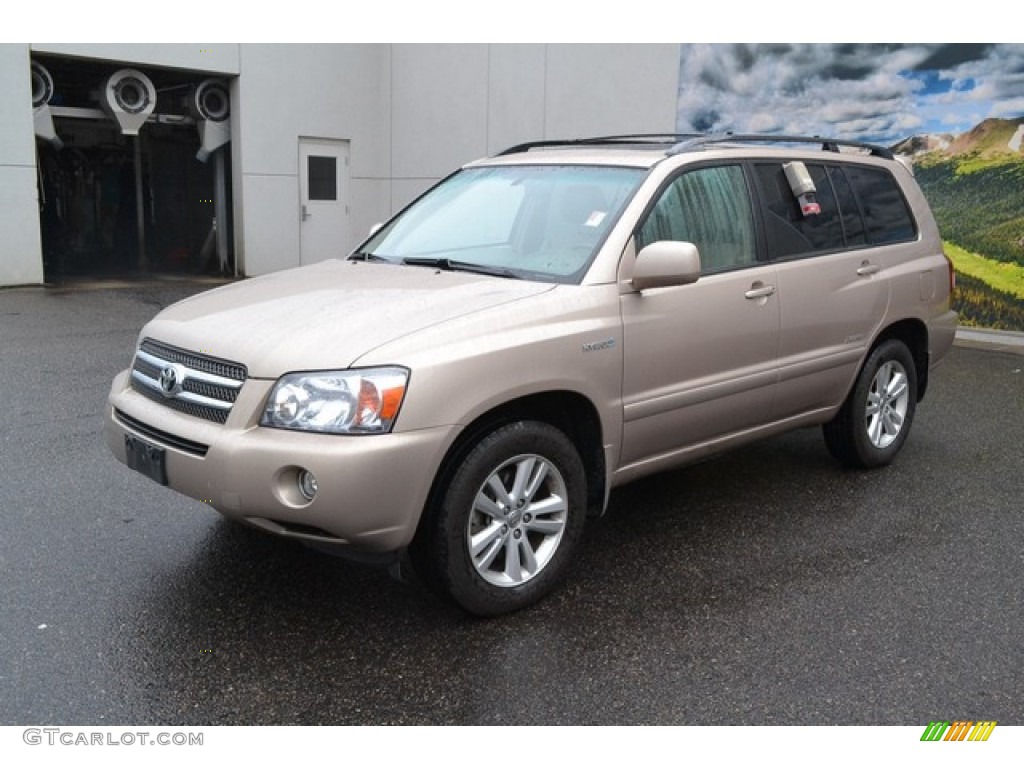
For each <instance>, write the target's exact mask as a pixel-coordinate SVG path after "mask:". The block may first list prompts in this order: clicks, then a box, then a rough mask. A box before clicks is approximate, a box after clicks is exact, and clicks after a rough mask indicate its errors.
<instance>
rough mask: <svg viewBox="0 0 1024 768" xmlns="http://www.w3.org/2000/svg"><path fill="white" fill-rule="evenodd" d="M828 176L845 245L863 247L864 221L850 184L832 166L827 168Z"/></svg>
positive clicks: (865, 240) (865, 237)
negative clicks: (837, 209) (834, 194)
mask: <svg viewBox="0 0 1024 768" xmlns="http://www.w3.org/2000/svg"><path fill="white" fill-rule="evenodd" d="M828 175H829V178H830V179H831V180H832V189H833V191H834V192H835V193H836V202H837V203H838V204H839V213H840V216H841V217H842V220H843V232H844V233H845V234H846V244H847V245H864V244H865V243H867V241H868V238H867V234H866V233H865V232H864V219H862V218H861V215H860V208H859V207H858V206H857V200H856V198H854V196H853V189H851V188H850V182H848V181H847V180H846V176H845V175H844V174H843V171H842V169H840V168H838V167H836V166H834V165H833V166H829V169H828Z"/></svg>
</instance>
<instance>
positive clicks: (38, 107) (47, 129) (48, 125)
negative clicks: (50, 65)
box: [32, 61, 64, 149]
mask: <svg viewBox="0 0 1024 768" xmlns="http://www.w3.org/2000/svg"><path fill="white" fill-rule="evenodd" d="M52 98H53V78H52V77H50V73H49V72H48V71H47V69H46V67H44V66H43V65H42V64H37V63H36V62H34V61H33V62H32V119H33V122H34V123H35V133H36V137H37V138H40V139H44V140H46V141H48V142H50V143H51V144H52V145H53V146H54V147H56V148H57V149H60V148H61V147H63V146H64V142H63V141H61V140H60V137H58V136H57V131H56V129H54V127H53V115H52V114H51V113H50V99H52Z"/></svg>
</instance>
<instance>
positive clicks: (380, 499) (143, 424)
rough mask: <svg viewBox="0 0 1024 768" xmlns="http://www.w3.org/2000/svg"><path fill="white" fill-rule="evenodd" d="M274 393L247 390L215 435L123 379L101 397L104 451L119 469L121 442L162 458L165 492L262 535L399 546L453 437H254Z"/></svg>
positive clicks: (412, 528)
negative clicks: (104, 402)
mask: <svg viewBox="0 0 1024 768" xmlns="http://www.w3.org/2000/svg"><path fill="white" fill-rule="evenodd" d="M273 384H274V382H273V381H269V380H260V379H249V380H247V381H246V383H245V385H244V386H243V387H242V389H241V391H240V392H239V396H238V400H237V401H236V402H235V405H234V408H233V409H232V411H231V414H230V416H229V417H228V420H227V422H226V423H225V424H223V425H220V424H215V423H212V422H208V421H204V420H203V419H200V418H196V417H194V416H189V415H186V414H182V413H178V412H176V411H173V410H171V409H170V408H167V407H165V406H164V405H162V404H160V403H158V402H154V401H152V400H149V399H148V398H146V397H144V396H142V395H140V394H138V393H137V392H135V391H134V390H132V389H131V388H130V387H129V386H128V372H127V371H123V372H122V373H120V374H119V375H118V376H117V377H116V378H115V379H114V382H113V384H112V386H111V390H110V397H109V403H108V407H107V410H106V428H105V432H106V440H107V445H108V446H109V448H110V450H111V452H112V453H113V454H114V456H115V457H116V458H117V459H118V460H120V461H121V462H122V463H127V456H126V449H125V436H126V435H132V436H134V437H136V438H139V439H142V440H143V441H145V442H147V443H150V444H152V445H157V446H159V447H161V448H163V449H164V450H165V466H166V470H167V484H168V486H169V487H170V488H172V489H174V490H176V491H178V492H180V493H183V494H185V495H187V496H191V497H192V498H194V499H197V500H199V501H203V502H205V503H207V504H209V505H210V506H212V507H213V508H214V509H216V510H217V511H218V512H220V513H222V514H224V515H226V516H227V517H231V518H236V519H239V520H241V521H243V522H246V523H249V524H251V525H255V526H257V527H259V528H262V529H263V530H266V531H269V532H271V533H275V534H278V535H282V536H287V537H291V538H296V539H301V540H305V541H309V542H311V543H317V544H324V545H330V546H335V545H337V546H339V547H340V548H344V547H349V548H352V549H354V550H361V551H364V552H368V553H384V552H393V551H397V550H399V549H401V548H403V547H405V546H406V545H408V544H409V542H410V541H411V540H412V537H413V535H414V534H415V532H416V526H417V525H418V524H419V519H420V515H421V512H422V510H423V506H424V504H425V502H426V498H427V495H428V493H429V491H430V485H431V483H432V481H433V478H434V475H435V473H436V470H437V467H438V466H440V463H441V460H442V459H443V457H444V453H445V451H446V450H447V448H448V446H449V445H450V442H451V440H452V439H453V437H454V430H455V428H454V427H436V428H432V429H424V430H418V431H415V432H408V433H392V434H388V435H320V434H310V433H304V432H294V431H289V430H283V429H271V428H266V427H260V426H259V425H258V419H259V414H260V410H261V408H262V405H263V402H264V401H265V399H266V397H267V395H268V393H269V391H270V388H271V387H272V386H273ZM204 448H205V451H204V450H202V449H204ZM301 469H307V470H309V471H311V472H312V473H313V474H314V475H315V476H316V478H317V485H318V490H317V494H316V496H315V498H314V499H313V500H312V501H307V500H306V499H305V497H303V496H302V494H301V493H300V492H299V490H298V485H297V477H298V473H299V471H300V470H301Z"/></svg>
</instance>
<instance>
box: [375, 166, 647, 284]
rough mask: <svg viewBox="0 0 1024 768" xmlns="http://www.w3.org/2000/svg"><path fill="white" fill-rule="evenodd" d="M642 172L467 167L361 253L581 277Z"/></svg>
mask: <svg viewBox="0 0 1024 768" xmlns="http://www.w3.org/2000/svg"><path fill="white" fill-rule="evenodd" d="M644 174H645V171H644V170H642V169H639V168H611V167H603V166H584V165H514V166H501V167H495V168H469V169H466V170H462V171H460V172H458V173H456V174H455V175H453V176H451V177H449V178H448V179H446V180H445V181H443V182H441V183H440V184H438V185H437V186H436V187H434V188H433V189H432V190H430V191H429V192H427V193H426V194H425V195H424V196H423V197H421V198H420V199H419V200H417V201H416V202H415V203H413V204H412V205H411V206H410V207H409V208H407V209H406V210H405V211H404V212H403V213H402V214H401V215H399V216H398V218H396V219H394V220H393V221H392V222H391V223H389V224H388V225H387V226H386V227H384V228H383V229H381V230H380V231H379V232H377V233H376V234H375V235H374V236H373V237H371V238H370V240H368V241H367V242H366V244H365V245H364V246H363V247H362V248H361V249H360V250H359V254H361V256H362V257H363V258H374V259H386V260H388V261H393V262H404V263H411V264H422V265H430V266H439V267H443V268H445V269H466V270H467V271H484V272H487V273H488V274H503V275H506V276H510V277H523V278H527V279H532V280H544V281H550V282H578V281H579V280H580V279H582V277H583V274H584V273H585V272H586V269H587V267H589V266H590V262H591V260H592V259H593V258H594V254H595V253H596V251H597V248H598V247H599V246H600V245H601V243H602V242H604V238H605V235H606V234H607V233H608V230H609V229H610V228H611V226H612V224H613V223H614V222H615V220H616V219H617V218H618V215H619V213H620V212H621V211H622V209H623V207H624V206H625V204H626V202H627V201H628V200H629V198H630V197H631V196H632V194H633V192H634V191H635V190H636V188H637V186H638V185H639V183H640V181H641V179H642V178H643V176H644Z"/></svg>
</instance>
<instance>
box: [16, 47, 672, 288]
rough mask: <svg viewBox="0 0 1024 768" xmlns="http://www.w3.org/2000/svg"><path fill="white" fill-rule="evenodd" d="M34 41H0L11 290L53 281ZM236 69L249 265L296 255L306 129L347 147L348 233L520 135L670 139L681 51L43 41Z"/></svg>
mask: <svg viewBox="0 0 1024 768" xmlns="http://www.w3.org/2000/svg"><path fill="white" fill-rule="evenodd" d="M29 50H30V49H29V46H26V45H0V98H2V99H3V101H4V104H25V105H26V107H25V109H24V110H21V109H3V110H0V200H2V201H3V207H2V208H0V237H2V238H3V240H2V242H3V243H4V244H5V248H4V250H3V252H2V255H0V285H10V284H17V283H39V282H41V281H42V263H41V261H42V260H41V256H40V253H41V247H40V243H39V226H38V207H37V201H36V194H37V193H36V183H35V174H36V168H35V148H34V139H33V133H32V124H31V122H32V116H31V108H30V92H29ZM31 51H33V52H40V53H52V54H61V55H71V56H84V57H89V58H95V59H108V60H114V61H123V62H126V63H132V64H138V65H147V64H148V65H152V66H172V67H178V68H184V69H194V70H200V71H204V72H209V73H212V74H220V75H224V76H228V77H231V76H233V75H238V77H237V78H232V80H231V89H232V108H233V114H232V142H231V149H230V151H231V157H232V174H233V182H232V183H233V188H232V192H233V204H234V220H235V221H234V234H235V254H236V261H237V263H238V266H239V271H240V272H241V273H243V274H246V275H258V274H263V273H266V272H272V271H275V270H279V269H285V268H288V267H293V266H297V265H298V264H299V199H300V198H299V194H300V191H299V168H298V143H299V139H300V137H309V138H328V139H342V140H347V141H349V142H350V151H351V167H350V174H351V187H350V189H351V200H350V220H351V225H352V237H351V242H348V243H339V245H338V253H339V254H343V253H345V252H347V251H349V250H350V249H351V248H352V247H353V246H354V245H355V244H356V243H357V242H358V241H359V240H361V239H362V238H363V236H364V235H365V234H366V233H367V232H368V231H369V229H370V227H371V226H372V225H373V224H374V223H376V222H379V221H382V220H384V219H386V218H388V217H389V216H390V215H391V214H392V213H393V212H395V211H397V210H398V209H400V208H401V207H402V206H404V205H405V204H407V203H408V202H409V201H410V200H412V199H413V198H414V197H415V196H416V195H418V194H419V193H420V192H422V191H423V190H424V189H426V188H427V187H428V186H430V185H431V184H432V183H433V182H434V181H436V180H438V179H440V178H442V177H443V176H445V175H447V174H448V173H449V172H451V171H452V170H453V169H454V168H456V167H458V166H459V165H461V164H463V163H466V162H468V161H471V160H474V159H476V158H478V157H482V156H485V155H488V154H493V153H494V152H497V151H500V150H501V149H504V148H506V147H508V146H511V145H513V144H516V143H519V142H523V141H530V140H535V139H546V138H575V137H581V136H592V135H599V134H612V133H629V132H640V133H652V132H655V133H656V132H666V133H671V132H672V131H674V128H675V107H676V98H677V87H678V83H677V79H678V76H679V75H678V70H679V64H678V62H679V46H678V45H672V44H668V45H643V44H637V45H606V44H600V45H597V44H594V45H580V44H577V45H572V44H557V45H555V44H551V45H549V44H517V45H497V44H478V45H463V44H460V45H442V44H436V45H434V44H431V45H408V44H403V45H383V44H367V45H349V44H345V45H258V44H240V45H238V44H231V45H217V44H192V45H185V44H181V45H179V44H169V45H141V44H127V45H110V44H33V45H32V46H31Z"/></svg>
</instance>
